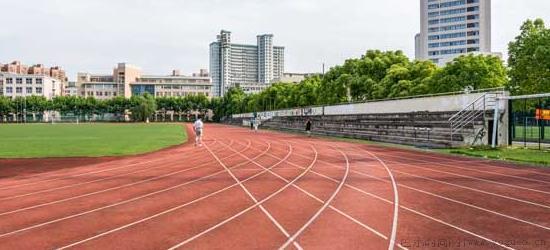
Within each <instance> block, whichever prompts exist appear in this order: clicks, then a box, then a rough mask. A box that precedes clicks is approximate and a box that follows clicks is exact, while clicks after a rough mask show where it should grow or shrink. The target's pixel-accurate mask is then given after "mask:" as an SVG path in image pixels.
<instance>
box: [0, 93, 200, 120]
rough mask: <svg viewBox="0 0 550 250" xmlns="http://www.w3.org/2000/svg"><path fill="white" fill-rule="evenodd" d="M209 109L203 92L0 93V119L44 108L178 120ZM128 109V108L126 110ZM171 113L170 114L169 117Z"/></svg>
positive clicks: (68, 112) (67, 113) (34, 117)
mask: <svg viewBox="0 0 550 250" xmlns="http://www.w3.org/2000/svg"><path fill="white" fill-rule="evenodd" d="M208 109H210V101H209V100H208V98H207V97H206V96H204V95H196V96H185V97H178V98H175V97H173V98H172V97H158V98H153V96H151V95H149V94H145V95H143V96H132V97H131V98H124V97H115V98H112V99H108V100H98V99H95V98H93V97H87V98H84V97H77V96H59V97H55V98H53V99H52V100H47V99H46V98H45V97H42V96H29V97H16V98H14V99H11V98H8V97H1V96H0V122H2V121H4V120H7V119H13V117H14V116H15V119H16V120H18V121H21V120H23V116H26V117H25V119H30V120H37V119H39V118H37V117H41V116H42V114H43V113H44V112H45V111H56V112H59V113H60V115H62V116H76V117H86V116H92V115H99V116H101V115H104V114H113V115H114V116H115V117H119V118H121V119H123V117H124V115H125V114H131V118H132V120H134V121H146V120H147V118H151V117H152V116H153V114H155V113H157V115H160V116H162V117H163V120H166V116H167V115H168V113H171V114H172V115H176V116H178V117H176V118H179V120H182V117H183V116H186V115H187V114H189V113H191V112H199V113H205V112H206V111H207V110H208ZM128 111H129V112H128ZM30 117H32V118H30ZM173 118H174V117H171V119H170V120H172V119H173Z"/></svg>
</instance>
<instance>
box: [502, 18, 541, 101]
mask: <svg viewBox="0 0 550 250" xmlns="http://www.w3.org/2000/svg"><path fill="white" fill-rule="evenodd" d="M508 50H509V58H508V66H509V67H510V72H509V76H510V82H509V84H508V88H509V89H510V90H511V91H512V93H514V94H535V93H541V92H550V70H549V69H550V29H548V28H546V26H545V24H544V21H543V20H542V19H536V20H535V21H532V20H527V21H526V22H525V23H524V24H523V25H522V26H521V33H520V35H519V36H517V37H516V39H515V40H514V41H512V42H510V44H509V45H508Z"/></svg>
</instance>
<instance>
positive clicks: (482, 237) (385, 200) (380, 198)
mask: <svg viewBox="0 0 550 250" xmlns="http://www.w3.org/2000/svg"><path fill="white" fill-rule="evenodd" d="M311 172H312V173H314V174H316V175H319V176H321V177H324V178H326V179H328V180H331V181H333V182H335V183H338V180H335V179H333V178H331V177H328V176H326V175H323V174H321V173H317V172H315V171H311ZM345 186H346V187H348V188H350V189H352V190H355V191H357V192H359V193H362V194H364V195H367V196H370V197H373V198H376V199H378V200H380V201H383V202H386V203H388V204H393V201H390V200H388V199H384V198H382V197H380V196H378V195H375V194H372V193H369V192H366V191H364V190H362V189H360V188H357V187H355V186H352V185H350V184H346V185H345ZM399 208H401V209H405V210H407V211H410V212H413V213H415V214H417V215H420V216H422V217H425V218H427V219H429V220H433V221H435V222H438V223H441V224H443V225H446V226H449V227H452V228H454V229H457V230H459V231H461V232H464V233H467V234H469V235H472V236H474V237H477V238H480V239H483V240H485V241H488V242H491V243H493V244H496V245H499V246H501V247H504V248H506V249H513V248H509V247H506V246H504V245H502V244H500V243H499V242H497V241H494V240H491V239H489V238H486V237H484V236H481V235H479V234H476V233H474V232H471V231H468V230H466V229H463V228H460V227H458V226H455V225H452V224H450V223H447V222H445V221H442V220H439V219H436V218H434V217H431V216H428V215H425V214H423V213H421V212H418V211H416V210H414V209H411V208H408V207H406V206H403V205H399Z"/></svg>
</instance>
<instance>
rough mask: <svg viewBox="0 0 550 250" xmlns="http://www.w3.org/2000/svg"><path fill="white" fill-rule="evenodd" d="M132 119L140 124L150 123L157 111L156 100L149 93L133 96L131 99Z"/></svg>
mask: <svg viewBox="0 0 550 250" xmlns="http://www.w3.org/2000/svg"><path fill="white" fill-rule="evenodd" d="M130 103H131V106H132V107H131V111H132V119H133V120H134V121H138V122H148V121H149V118H150V117H151V115H153V114H154V113H155V111H156V110H157V104H156V102H155V98H154V97H153V96H151V95H150V94H148V93H145V94H144V95H142V96H132V98H131V99H130Z"/></svg>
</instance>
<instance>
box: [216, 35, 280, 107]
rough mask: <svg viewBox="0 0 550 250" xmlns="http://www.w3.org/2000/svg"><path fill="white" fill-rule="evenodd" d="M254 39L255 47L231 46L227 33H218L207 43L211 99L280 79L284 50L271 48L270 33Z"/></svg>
mask: <svg viewBox="0 0 550 250" xmlns="http://www.w3.org/2000/svg"><path fill="white" fill-rule="evenodd" d="M256 38H257V41H256V45H245V44H236V43H231V32H230V31H225V30H222V31H221V32H220V34H219V35H218V36H217V41H216V42H213V43H211V44H210V74H211V77H212V84H213V95H214V96H224V94H225V92H226V91H227V89H229V88H230V87H232V86H237V85H265V86H268V85H270V84H271V83H273V82H275V81H277V79H280V78H281V77H282V76H283V72H284V63H285V61H284V59H285V48H284V47H280V46H274V45H273V35H271V34H267V35H259V36H257V37H256ZM258 89H261V88H258Z"/></svg>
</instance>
